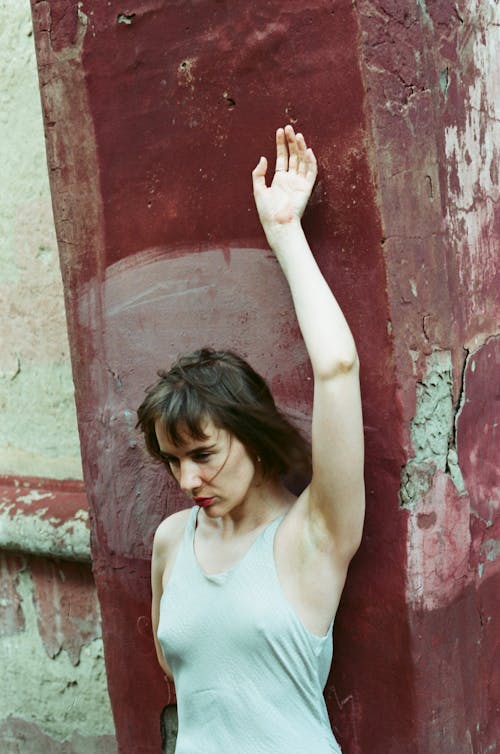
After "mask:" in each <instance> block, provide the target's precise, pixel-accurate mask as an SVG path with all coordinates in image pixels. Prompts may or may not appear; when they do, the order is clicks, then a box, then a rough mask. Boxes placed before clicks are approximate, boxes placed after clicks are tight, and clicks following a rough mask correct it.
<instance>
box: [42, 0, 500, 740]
mask: <svg viewBox="0 0 500 754" xmlns="http://www.w3.org/2000/svg"><path fill="white" fill-rule="evenodd" d="M497 13H498V6H497V4H495V3H493V2H489V1H488V2H485V3H481V4H479V3H477V2H475V1H474V0H470V2H465V0H463V1H462V2H460V3H454V2H453V3H452V2H447V1H445V0H438V1H437V2H435V3H433V4H432V8H431V7H430V4H429V6H427V5H426V3H425V2H424V1H423V0H416V1H415V2H414V1H413V0H398V1H397V2H396V1H394V0H384V2H381V1H379V0H372V1H371V2H368V0H359V2H357V3H355V4H353V3H351V2H350V0H349V1H348V0H334V1H331V0H330V1H329V2H326V0H314V2H310V3H308V4H304V3H303V2H299V1H298V0H297V2H294V1H293V0H290V2H288V3H287V4H286V6H285V5H284V4H283V3H279V2H277V0H276V1H273V0H270V1H268V2H265V3H253V4H248V3H246V2H243V1H242V2H238V1H237V0H235V1H234V2H232V3H231V4H226V3H213V2H208V0H206V1H205V0H200V2H197V3H192V2H187V1H186V2H178V3H175V4H173V3H167V2H164V1H163V0H150V1H148V2H147V3H140V4H139V3H137V4H132V6H127V8H119V9H118V8H117V7H116V6H115V5H107V4H103V3H99V2H97V0H96V1H95V2H92V1H91V0H88V2H83V3H81V2H80V3H76V2H70V3H68V2H62V0H45V1H44V2H33V14H34V19H35V29H36V45H37V54H38V65H39V73H40V81H41V91H42V98H43V111H44V120H45V130H46V135H47V145H48V159H49V166H50V168H51V170H50V175H51V190H52V197H53V202H54V207H55V219H56V227H57V235H58V242H59V249H60V254H61V260H62V268H63V276H64V285H65V295H66V306H67V311H68V317H69V329H70V343H71V352H72V360H73V368H74V373H75V377H76V380H75V386H76V395H77V407H78V421H79V428H80V433H81V438H82V449H83V460H84V475H85V481H86V487H87V490H88V494H89V503H90V507H91V511H92V516H93V557H94V571H95V577H96V583H97V588H98V592H99V598H100V603H101V609H102V614H103V621H104V641H105V650H106V663H107V669H108V675H109V683H110V692H111V698H112V704H113V708H114V713H115V720H116V724H117V735H118V740H119V745H120V750H121V751H123V752H130V751H134V752H145V753H146V752H151V753H153V752H157V751H158V750H159V749H160V746H161V743H160V734H159V727H158V723H159V719H160V716H161V713H162V710H164V708H165V705H167V704H168V703H169V702H171V701H172V700H173V697H172V695H171V692H172V690H171V689H168V688H167V687H165V685H164V682H163V679H162V675H161V672H160V671H159V669H158V668H157V666H156V660H155V653H154V649H153V646H152V641H151V636H150V625H149V618H148V616H149V555H150V547H151V540H152V535H153V531H154V529H155V527H156V525H157V524H158V522H159V521H160V520H161V519H162V518H163V517H164V516H165V515H166V514H167V513H169V512H171V511H173V510H175V509H176V508H178V507H180V506H181V505H183V502H182V500H181V498H180V497H179V495H178V494H177V493H176V491H175V490H174V489H173V488H172V486H171V484H170V482H169V480H168V479H167V478H166V476H165V474H164V473H162V472H161V470H158V469H157V468H155V467H153V466H152V465H151V464H149V463H148V462H147V459H146V458H145V457H144V454H143V452H142V448H141V446H140V443H139V438H138V437H137V435H136V433H135V432H134V429H133V424H134V412H135V408H136V406H137V405H138V403H139V402H140V400H141V397H142V394H143V389H144V386H145V385H147V384H149V383H150V382H152V380H153V379H154V374H155V371H156V369H157V368H158V367H159V366H163V365H165V364H168V363H169V361H170V360H171V359H172V358H173V357H174V356H175V355H176V354H177V353H178V352H180V351H184V350H189V349H190V348H193V347H195V346H198V345H202V344H205V343H206V344H209V345H210V344H214V345H217V346H221V347H224V346H231V347H233V348H236V349H239V350H240V351H241V352H242V353H243V354H244V355H246V356H248V357H249V359H250V360H251V361H252V363H253V364H254V365H255V366H256V368H258V369H260V370H261V371H262V372H263V373H264V374H265V375H266V376H267V378H268V379H269V381H270V383H271V385H272V388H273V390H274V393H275V395H276V397H277V399H278V402H279V403H280V404H281V405H282V406H283V407H284V408H285V409H287V410H288V411H290V413H291V414H292V416H293V417H294V418H295V420H296V421H297V422H298V423H299V424H300V425H301V426H303V427H304V428H307V427H308V417H309V413H310V400H311V380H310V373H309V370H308V365H307V359H306V356H305V353H304V349H303V346H302V344H301V341H300V337H299V334H298V330H297V326H296V323H295V321H294V318H293V315H292V313H291V303H290V300H289V296H288V293H287V291H286V288H285V285H284V282H283V280H282V277H281V275H280V274H279V272H278V270H277V267H276V263H275V261H274V260H273V259H272V257H271V255H270V254H269V253H267V252H266V250H265V244H264V239H263V237H262V233H261V231H260V229H259V226H258V221H257V218H256V216H255V211H254V209H253V206H252V198H251V195H250V170H251V168H252V167H253V165H254V162H255V159H256V156H258V155H259V154H260V153H261V152H262V151H264V152H267V153H268V155H269V154H270V153H271V150H272V134H273V132H274V128H275V127H276V125H277V124H280V123H284V122H286V121H291V122H292V123H294V124H296V125H297V126H298V128H300V129H301V130H303V131H304V132H305V133H307V136H308V139H310V140H311V143H313V144H314V145H315V148H316V151H317V153H318V156H319V159H320V179H319V183H318V185H317V187H316V189H315V192H314V195H313V199H312V206H311V208H310V211H309V213H308V216H307V219H306V225H307V230H308V233H309V236H310V238H311V242H312V245H313V248H314V249H315V253H316V255H317V258H318V261H319V263H320V265H321V267H322V269H323V271H324V273H325V275H326V277H327V279H328V280H329V282H330V283H331V284H332V286H333V287H334V290H335V292H336V293H337V295H338V297H339V299H340V302H341V304H342V305H343V306H344V307H345V310H346V312H347V316H348V318H349V321H350V323H351V325H352V328H353V330H354V333H355V336H356V339H357V342H358V344H359V351H360V357H361V362H362V381H363V385H362V387H363V396H364V419H365V430H366V442H367V464H366V479H367V491H368V512H367V523H366V531H365V537H364V542H363V545H362V548H361V550H360V552H359V554H358V555H357V557H356V559H355V561H354V562H353V565H352V568H351V571H350V575H349V580H348V585H347V588H346V592H345V597H344V598H343V601H342V608H341V610H340V612H339V615H338V618H337V621H336V632H335V633H336V641H335V650H336V651H335V663H334V670H333V673H332V675H331V678H330V679H329V683H328V686H327V691H326V698H327V702H328V707H329V711H330V714H331V719H332V723H333V726H334V729H335V732H336V734H337V736H338V738H339V740H340V741H341V742H342V745H343V749H344V751H345V752H346V754H366V752H368V751H369V752H370V754H379V753H380V754H434V752H437V751H439V752H440V754H471V752H473V753H474V754H486V752H493V751H495V747H496V746H497V743H496V742H497V741H498V736H497V735H496V733H497V731H496V730H495V719H494V716H493V704H494V703H493V699H494V687H493V684H494V680H493V678H492V676H491V668H493V667H494V662H492V658H493V656H494V652H495V642H494V636H495V635H494V631H493V626H494V622H493V618H494V617H495V606H494V604H493V594H494V584H495V583H497V582H496V581H495V579H497V578H498V560H497V559H496V554H497V544H496V543H497V539H498V531H497V529H496V528H495V527H497V526H498V522H497V520H496V519H495V518H494V515H495V510H494V504H495V502H497V501H496V499H495V498H494V494H496V493H495V492H494V489H495V485H496V477H495V465H494V458H495V456H494V446H495V441H496V431H497V430H496V427H497V421H496V418H495V416H496V415H495V403H494V390H493V387H494V382H493V372H494V367H495V365H496V360H497V359H498V355H497V354H498V351H497V350H496V347H497V344H498V332H497V330H496V328H495V322H494V319H493V317H494V311H495V304H496V303H497V300H496V291H497V290H498V286H497V287H495V279H494V255H495V253H496V252H497V250H498V236H499V229H498V216H497V215H495V208H496V206H497V204H496V203H497V201H498V171H497V164H498V154H497V153H496V152H495V149H497V147H496V145H497V144H498V143H499V140H498V137H497V129H498V102H496V100H495V96H496V94H495V93H496V92H497V91H498V89H499V87H498V86H497V85H496V83H495V82H498V70H497V69H496V67H495V66H496V62H495V59H494V56H493V54H492V50H493V49H494V47H495V45H496V44H497V42H496V39H497V34H498V29H499V25H498V18H497ZM266 140H267V141H266ZM124 658H126V662H124ZM477 689H480V692H477ZM131 709H132V710H133V713H132V714H131V713H130V710H131ZM165 727H166V723H165V716H164V728H165Z"/></svg>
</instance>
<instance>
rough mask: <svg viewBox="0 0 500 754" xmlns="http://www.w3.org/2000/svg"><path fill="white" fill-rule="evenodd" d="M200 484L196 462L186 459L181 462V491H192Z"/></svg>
mask: <svg viewBox="0 0 500 754" xmlns="http://www.w3.org/2000/svg"><path fill="white" fill-rule="evenodd" d="M200 485H201V479H200V473H199V470H198V466H197V464H195V463H193V462H192V461H190V460H188V461H187V462H186V463H181V467H180V478H179V487H180V488H181V490H182V491H183V492H188V493H189V492H193V491H194V490H195V489H197V487H199V486H200Z"/></svg>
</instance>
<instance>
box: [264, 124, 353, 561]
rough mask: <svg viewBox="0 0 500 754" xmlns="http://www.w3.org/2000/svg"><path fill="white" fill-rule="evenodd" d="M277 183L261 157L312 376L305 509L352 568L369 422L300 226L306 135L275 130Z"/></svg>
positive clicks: (334, 309)
mask: <svg viewBox="0 0 500 754" xmlns="http://www.w3.org/2000/svg"><path fill="white" fill-rule="evenodd" d="M276 148H277V156H276V171H275V175H274V178H273V181H272V184H271V186H269V187H267V186H266V183H265V175H266V171H267V161H266V160H265V158H263V157H261V159H260V161H259V163H258V165H257V167H256V168H255V170H254V171H253V184H254V196H255V201H256V205H257V210H258V212H259V217H260V219H261V222H262V226H263V228H264V231H265V233H266V236H267V240H268V242H269V245H270V246H271V249H272V250H273V252H274V254H275V255H276V258H277V259H278V261H279V263H280V266H281V268H282V270H283V273H284V275H285V277H286V279H287V281H288V284H289V286H290V291H291V294H292V298H293V302H294V306H295V312H296V315H297V319H298V322H299V326H300V329H301V332H302V336H303V338H304V342H305V345H306V348H307V352H308V354H309V358H310V360H311V365H312V369H313V374H314V404H313V421H312V460H313V476H312V480H311V484H310V486H309V488H308V490H307V491H306V494H305V495H304V496H303V497H302V498H301V500H299V504H300V505H303V506H304V515H306V516H307V519H308V522H309V524H310V530H311V533H312V536H313V537H314V540H315V544H316V545H317V546H319V547H321V548H324V549H331V548H332V545H333V551H334V553H335V557H336V558H339V559H340V560H341V561H342V562H343V563H348V562H349V560H350V559H351V557H352V556H353V554H354V553H355V552H356V550H357V548H358V546H359V542H360V539H361V532H362V527H363V519H364V503H365V496H364V481H363V460H364V459H363V455H364V453H363V423H362V414H361V398H360V388H359V362H358V356H357V352H356V346H355V343H354V339H353V337H352V334H351V331H350V329H349V326H348V324H347V322H346V320H345V317H344V315H343V313H342V310H341V309H340V306H339V305H338V303H337V301H336V300H335V297H334V296H333V294H332V292H331V290H330V288H329V286H328V284H327V283H326V281H325V279H324V277H323V275H322V274H321V272H320V270H319V268H318V266H317V264H316V261H315V259H314V257H313V255H312V253H311V249H310V248H309V244H308V242H307V239H306V237H305V235H304V232H303V230H302V225H301V222H300V221H301V217H302V213H303V211H304V209H305V206H306V204H307V201H308V199H309V196H310V193H311V191H312V188H313V185H314V181H315V179H316V172H317V168H316V159H315V157H314V154H313V152H312V150H311V149H307V147H306V144H305V141H304V138H303V137H302V135H301V134H297V135H295V133H294V131H293V128H292V127H291V126H287V127H286V128H285V129H278V131H277V133H276Z"/></svg>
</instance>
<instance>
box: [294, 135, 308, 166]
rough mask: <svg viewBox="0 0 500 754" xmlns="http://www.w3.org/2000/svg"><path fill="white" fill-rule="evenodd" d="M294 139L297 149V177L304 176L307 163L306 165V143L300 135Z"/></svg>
mask: <svg viewBox="0 0 500 754" xmlns="http://www.w3.org/2000/svg"><path fill="white" fill-rule="evenodd" d="M295 138H296V140H297V148H298V166H297V173H298V174H299V175H303V176H305V175H306V173H307V163H308V159H307V147H306V142H305V139H304V137H303V136H302V134H297V136H296V137H295Z"/></svg>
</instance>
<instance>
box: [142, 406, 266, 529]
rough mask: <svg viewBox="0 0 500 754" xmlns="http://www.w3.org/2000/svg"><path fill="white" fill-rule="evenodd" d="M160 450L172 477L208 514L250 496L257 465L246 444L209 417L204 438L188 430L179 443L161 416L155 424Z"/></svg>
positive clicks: (225, 510)
mask: <svg viewBox="0 0 500 754" xmlns="http://www.w3.org/2000/svg"><path fill="white" fill-rule="evenodd" d="M155 431H156V437H157V439H158V445H159V446H160V452H161V455H162V457H163V458H164V460H165V462H166V463H167V464H168V466H169V468H170V471H171V472H172V475H173V477H174V479H175V480H176V481H177V483H178V485H179V487H180V488H181V490H183V492H185V493H186V495H188V497H190V498H191V500H192V501H193V503H194V504H195V505H199V506H201V507H202V508H203V509H204V510H205V511H206V513H207V514H208V515H210V516H211V517H212V516H214V517H218V516H223V515H225V514H226V513H229V512H230V511H232V510H234V508H236V507H237V506H239V505H241V504H242V503H244V502H246V501H247V500H248V499H249V495H251V493H252V491H253V489H254V487H255V481H256V480H255V477H256V469H255V465H254V463H253V461H252V459H251V457H250V455H249V454H248V452H247V450H246V448H245V446H244V445H243V444H242V443H241V442H240V441H239V440H238V439H237V438H236V437H235V436H234V435H232V434H231V433H229V432H227V431H226V430H225V429H220V428H219V427H216V426H215V424H214V423H213V422H212V421H211V420H207V421H206V423H205V424H204V426H203V431H204V433H205V435H206V437H205V439H203V440H198V439H196V438H194V437H192V436H191V435H190V434H189V433H188V432H187V431H186V432H185V433H183V434H182V437H183V443H182V445H180V446H178V445H174V443H173V442H172V440H171V438H170V437H169V435H168V434H167V433H166V432H165V430H164V428H163V426H162V424H161V422H160V420H157V422H156V424H155Z"/></svg>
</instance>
